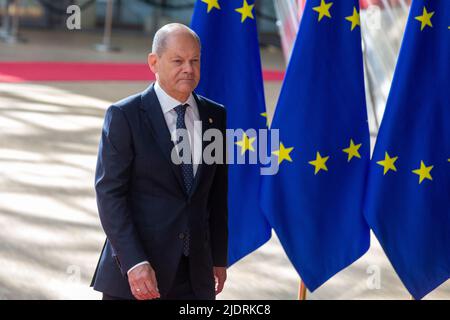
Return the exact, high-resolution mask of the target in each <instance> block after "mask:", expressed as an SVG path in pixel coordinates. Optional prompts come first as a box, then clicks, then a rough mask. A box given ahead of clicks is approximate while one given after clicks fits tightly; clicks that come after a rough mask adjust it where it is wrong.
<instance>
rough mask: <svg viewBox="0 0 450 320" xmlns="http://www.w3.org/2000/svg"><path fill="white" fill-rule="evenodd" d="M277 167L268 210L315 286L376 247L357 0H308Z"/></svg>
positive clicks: (266, 196) (284, 97) (285, 93)
mask: <svg viewBox="0 0 450 320" xmlns="http://www.w3.org/2000/svg"><path fill="white" fill-rule="evenodd" d="M273 129H279V135H280V144H279V148H278V149H277V150H274V151H273V155H274V156H276V157H278V163H279V168H278V169H279V171H278V173H277V174H276V175H272V176H264V178H263V185H262V194H261V203H262V207H263V208H264V209H265V210H267V217H268V219H269V221H270V223H271V225H272V227H273V228H274V229H275V231H276V233H277V235H278V237H279V239H280V241H281V243H282V245H283V247H284V249H285V251H286V254H287V255H288V257H289V258H290V260H291V262H292V263H293V265H294V267H295V268H296V270H297V271H298V273H299V274H300V276H301V278H302V280H303V281H304V283H305V284H306V286H307V287H308V289H309V290H311V291H313V290H315V289H316V288H318V287H319V286H320V285H322V284H323V283H324V282H325V281H327V280H328V279H329V278H330V277H332V276H333V275H334V274H336V273H337V272H339V271H340V270H342V269H343V268H345V267H347V266H348V265H350V264H351V263H353V262H354V261H355V260H357V259H358V258H359V257H361V256H362V255H363V254H364V253H365V252H366V251H367V249H368V248H369V243H370V237H369V228H368V226H367V225H366V222H365V220H364V215H363V200H364V199H363V197H364V186H365V182H366V176H367V170H368V165H369V150H370V148H369V143H370V142H369V129H368V123H367V112H366V103H365V94H364V73H363V58H362V50H361V32H360V20H359V2H358V0H351V1H326V0H308V1H307V2H306V7H305V11H304V15H303V18H302V21H301V24H300V29H299V32H298V35H297V40H296V43H295V45H294V49H293V52H292V57H291V61H290V63H289V66H288V69H287V73H286V78H285V80H284V83H283V87H282V91H281V95H280V98H279V101H278V104H277V109H276V111H275V116H274V120H273V124H272V126H271V130H273Z"/></svg>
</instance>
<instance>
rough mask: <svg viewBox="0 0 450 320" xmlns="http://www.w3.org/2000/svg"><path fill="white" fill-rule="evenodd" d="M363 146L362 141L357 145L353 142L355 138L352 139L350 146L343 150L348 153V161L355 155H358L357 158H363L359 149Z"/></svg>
mask: <svg viewBox="0 0 450 320" xmlns="http://www.w3.org/2000/svg"><path fill="white" fill-rule="evenodd" d="M361 146H362V143H360V144H358V145H355V143H354V142H353V139H350V147H348V148H346V149H344V150H342V151H344V152H345V153H347V154H348V160H347V162H350V160H352V159H353V157H357V158H360V159H361V155H360V154H359V152H358V150H359V148H361Z"/></svg>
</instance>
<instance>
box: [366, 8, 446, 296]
mask: <svg viewBox="0 0 450 320" xmlns="http://www.w3.org/2000/svg"><path fill="white" fill-rule="evenodd" d="M449 88H450V1H442V0H427V1H423V0H415V1H414V2H413V4H412V7H411V11H410V16H409V20H408V24H407V27H406V33H405V36H404V39H403V44H402V48H401V51H400V56H399V60H398V63H397V67H396V70H395V74H394V80H393V83H392V87H391V92H390V95H389V98H388V103H387V107H386V111H385V115H384V118H383V122H382V125H381V129H380V132H379V134H378V138H377V143H376V146H375V151H374V154H373V157H372V162H371V167H370V174H369V185H368V191H367V210H366V217H367V221H368V223H369V225H370V227H371V228H372V229H373V231H374V233H375V235H376V236H377V238H378V240H379V241H380V244H381V246H382V247H383V249H384V251H385V253H386V255H387V256H388V258H389V260H390V261H391V263H392V265H393V267H394V269H395V270H396V272H397V274H398V275H399V277H400V279H401V280H402V282H403V284H404V285H405V286H406V288H407V289H408V290H409V292H410V293H411V294H412V295H413V296H414V298H416V299H421V298H422V297H424V296H425V295H426V294H428V293H429V292H430V291H432V290H433V289H435V288H436V287H437V286H439V285H440V284H442V283H443V282H444V281H446V280H447V279H448V278H449V277H450V159H449V158H450V126H449V123H450V122H449V121H450V99H449V96H448V91H449Z"/></svg>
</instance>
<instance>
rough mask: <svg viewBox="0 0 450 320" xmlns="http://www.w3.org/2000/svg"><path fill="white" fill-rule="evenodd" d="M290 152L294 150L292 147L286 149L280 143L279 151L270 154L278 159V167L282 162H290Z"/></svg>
mask: <svg viewBox="0 0 450 320" xmlns="http://www.w3.org/2000/svg"><path fill="white" fill-rule="evenodd" d="M292 150H294V147H290V148H286V147H285V146H284V144H283V142H280V149H279V150H276V151H273V152H272V154H274V155H276V156H277V157H278V165H280V164H281V163H282V162H283V161H284V160H287V161H289V162H292V158H291V156H290V153H291V151H292Z"/></svg>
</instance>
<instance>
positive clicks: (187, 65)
mask: <svg viewBox="0 0 450 320" xmlns="http://www.w3.org/2000/svg"><path fill="white" fill-rule="evenodd" d="M193 71H194V68H193V67H192V64H191V63H190V62H186V63H184V64H183V72H184V73H189V74H191V73H192V72H193Z"/></svg>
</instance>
